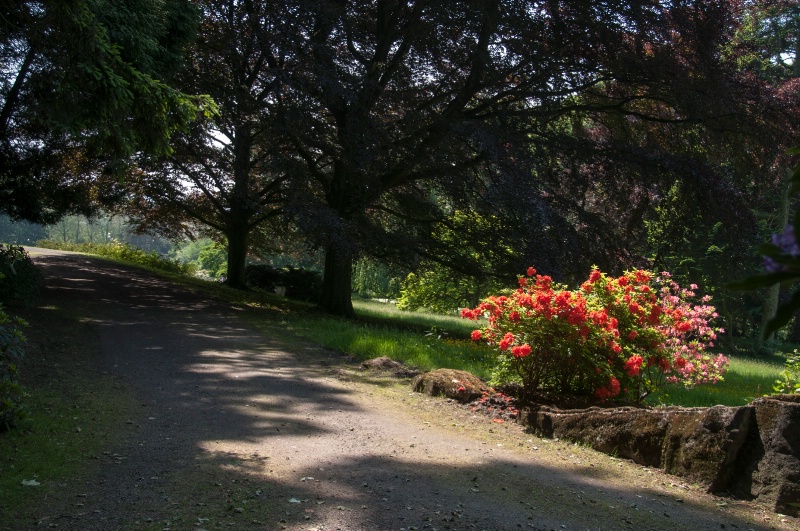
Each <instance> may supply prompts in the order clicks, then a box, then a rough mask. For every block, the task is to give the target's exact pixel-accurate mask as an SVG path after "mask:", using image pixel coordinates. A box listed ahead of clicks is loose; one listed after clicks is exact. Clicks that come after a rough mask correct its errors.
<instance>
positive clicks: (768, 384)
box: [647, 357, 783, 407]
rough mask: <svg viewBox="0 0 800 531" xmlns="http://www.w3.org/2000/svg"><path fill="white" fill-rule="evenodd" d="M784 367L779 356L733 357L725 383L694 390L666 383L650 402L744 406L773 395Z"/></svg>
mask: <svg viewBox="0 0 800 531" xmlns="http://www.w3.org/2000/svg"><path fill="white" fill-rule="evenodd" d="M782 370H783V360H782V358H779V357H776V358H774V359H769V360H763V361H762V360H753V359H747V358H731V364H730V367H729V368H728V371H727V372H726V373H725V379H724V380H723V381H722V382H719V383H718V384H715V385H702V386H697V387H694V388H692V389H685V388H683V387H680V386H677V385H670V386H666V387H664V388H663V389H661V390H660V391H659V392H657V393H654V394H653V395H651V396H650V397H648V399H647V403H648V404H651V405H674V406H684V407H710V406H716V405H724V406H743V405H745V404H748V403H750V402H751V401H752V400H753V399H755V398H758V397H761V396H764V395H768V394H772V384H773V383H774V382H775V380H776V379H777V378H778V375H779V373H780V372H781V371H782Z"/></svg>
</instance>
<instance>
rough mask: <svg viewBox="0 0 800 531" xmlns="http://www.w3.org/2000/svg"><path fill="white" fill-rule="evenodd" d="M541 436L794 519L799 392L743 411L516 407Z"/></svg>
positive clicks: (799, 467)
mask: <svg viewBox="0 0 800 531" xmlns="http://www.w3.org/2000/svg"><path fill="white" fill-rule="evenodd" d="M520 418H521V422H523V423H525V424H527V425H528V426H529V427H530V428H531V430H532V431H533V432H535V433H537V434H538V435H540V436H542V437H550V438H552V437H558V438H559V439H567V440H572V441H579V442H582V443H584V444H587V445H590V446H591V447H592V448H594V449H596V450H599V451H601V452H605V453H609V454H614V455H618V456H619V457H624V458H627V459H631V460H633V461H634V462H636V463H639V464H642V465H646V466H651V467H658V468H661V469H663V470H665V471H666V472H668V473H670V474H675V475H678V476H682V477H686V478H687V479H689V480H691V481H694V482H697V483H700V484H702V485H706V486H707V488H708V490H709V492H713V493H717V494H729V495H733V496H737V497H740V498H745V499H755V498H757V499H758V500H759V501H762V502H765V503H767V504H769V505H771V506H772V507H773V508H774V510H775V511H777V512H780V513H782V514H788V515H792V516H798V515H800V395H776V396H772V397H768V398H760V399H758V400H755V401H754V402H753V403H752V404H750V405H748V406H743V407H726V406H715V407H711V408H691V409H687V408H655V409H640V408H616V409H601V408H589V409H580V410H561V409H556V408H552V407H548V406H538V407H532V408H528V409H526V410H523V412H522V415H521V417H520Z"/></svg>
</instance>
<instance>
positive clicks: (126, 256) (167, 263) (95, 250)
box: [36, 240, 195, 275]
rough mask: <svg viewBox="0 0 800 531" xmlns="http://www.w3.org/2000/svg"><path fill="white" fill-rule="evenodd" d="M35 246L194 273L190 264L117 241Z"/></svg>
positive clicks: (37, 243)
mask: <svg viewBox="0 0 800 531" xmlns="http://www.w3.org/2000/svg"><path fill="white" fill-rule="evenodd" d="M36 245H37V246H38V247H44V248H46V249H59V250H62V251H75V252H79V253H87V254H95V255H98V256H105V257H107V258H114V259H116V260H121V261H123V262H128V263H131V264H137V265H142V266H146V267H149V268H151V269H156V270H159V271H166V272H168V273H179V274H184V275H192V274H194V271H195V266H194V265H192V264H184V263H182V262H179V261H177V260H170V259H168V258H164V257H162V256H160V255H159V254H158V253H157V252H155V251H151V252H149V253H148V252H147V251H143V250H142V249H139V248H138V247H134V246H133V245H130V244H128V243H122V242H118V241H113V242H111V243H64V242H57V241H53V240H40V241H38V242H36Z"/></svg>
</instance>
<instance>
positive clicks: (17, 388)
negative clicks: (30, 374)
mask: <svg viewBox="0 0 800 531" xmlns="http://www.w3.org/2000/svg"><path fill="white" fill-rule="evenodd" d="M26 325H27V323H25V321H23V320H22V319H19V318H15V317H11V316H10V315H8V313H6V311H5V310H4V309H3V307H2V306H0V432H2V431H6V430H9V429H11V428H13V427H14V426H15V425H16V424H17V422H19V420H20V419H22V418H23V417H24V415H25V406H24V400H25V396H26V394H25V390H24V389H23V388H22V386H21V385H20V384H19V382H18V381H17V373H18V370H19V364H20V362H21V361H22V358H23V355H24V350H23V345H24V343H25V336H24V335H23V334H22V330H21V328H22V327H23V326H26Z"/></svg>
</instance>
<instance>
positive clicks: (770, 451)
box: [731, 394, 800, 516]
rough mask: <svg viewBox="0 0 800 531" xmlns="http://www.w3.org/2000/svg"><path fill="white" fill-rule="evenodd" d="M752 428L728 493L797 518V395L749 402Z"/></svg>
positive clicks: (799, 493) (799, 469) (799, 494)
mask: <svg viewBox="0 0 800 531" xmlns="http://www.w3.org/2000/svg"><path fill="white" fill-rule="evenodd" d="M752 408H753V409H754V415H753V417H754V419H753V420H754V421H753V423H752V424H753V429H752V430H751V431H750V434H749V437H748V439H747V442H746V444H745V446H744V448H743V449H742V452H741V455H740V457H739V459H738V461H737V464H738V469H739V470H738V473H737V474H736V476H735V477H734V478H733V481H732V482H731V483H732V484H731V490H732V491H733V492H735V493H736V494H739V495H741V496H747V497H757V498H758V499H759V501H763V502H766V503H768V504H769V505H771V506H772V507H773V508H774V510H775V511H777V512H780V513H783V514H789V515H792V516H798V515H800V395H796V394H795V395H775V396H771V397H767V398H759V399H757V400H755V401H753V403H752Z"/></svg>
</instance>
